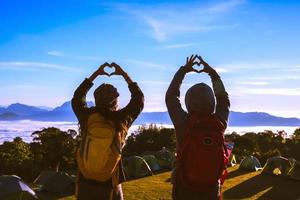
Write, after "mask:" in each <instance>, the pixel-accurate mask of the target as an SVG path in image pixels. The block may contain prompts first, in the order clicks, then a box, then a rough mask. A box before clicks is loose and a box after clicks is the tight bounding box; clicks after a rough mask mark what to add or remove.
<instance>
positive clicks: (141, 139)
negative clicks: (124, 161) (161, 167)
mask: <svg viewBox="0 0 300 200" xmlns="http://www.w3.org/2000/svg"><path fill="white" fill-rule="evenodd" d="M162 147H166V148H168V149H170V150H172V151H174V150H175V147H176V138H175V130H174V129H170V128H159V127H157V126H156V125H150V126H148V127H146V126H140V127H139V128H138V130H137V131H136V132H135V133H133V134H132V135H130V136H129V137H128V138H127V140H126V146H125V148H124V150H123V152H124V155H125V156H128V155H140V154H142V153H144V152H146V151H159V150H161V149H162Z"/></svg>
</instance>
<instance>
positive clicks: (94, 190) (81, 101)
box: [72, 79, 144, 200]
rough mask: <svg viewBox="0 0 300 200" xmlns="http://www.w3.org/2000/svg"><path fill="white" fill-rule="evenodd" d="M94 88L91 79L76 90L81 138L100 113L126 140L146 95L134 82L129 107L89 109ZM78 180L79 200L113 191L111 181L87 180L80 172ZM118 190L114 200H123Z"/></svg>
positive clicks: (74, 102)
mask: <svg viewBox="0 0 300 200" xmlns="http://www.w3.org/2000/svg"><path fill="white" fill-rule="evenodd" d="M92 86H93V83H92V82H91V81H90V80H89V79H85V80H84V81H83V82H82V83H81V84H80V86H79V87H78V88H77V89H76V91H75V93H74V97H73V99H72V108H73V111H74V113H75V115H76V117H77V119H78V121H79V124H80V129H81V132H82V133H83V135H81V137H84V131H82V130H84V129H85V124H86V120H87V119H88V117H89V116H90V115H91V114H92V113H95V112H99V113H100V114H101V115H102V116H104V117H105V118H106V119H107V120H109V121H112V122H114V125H115V126H116V129H117V131H121V132H122V134H125V135H124V138H125V137H126V134H127V131H128V129H129V128H130V126H131V125H132V123H133V122H134V120H135V119H136V118H137V117H138V115H139V114H140V113H141V111H142V110H143V107H144V95H143V93H142V91H141V90H140V88H139V87H138V85H137V83H135V82H134V83H131V84H130V85H129V86H128V87H129V90H130V93H131V99H130V102H129V103H128V104H127V106H125V107H124V108H122V109H121V110H117V111H109V110H103V109H100V108H97V107H91V108H89V107H88V106H87V103H86V94H87V92H88V91H89V89H90V88H91V87H92ZM119 166H120V167H121V169H120V172H121V173H120V177H119V181H120V182H122V181H124V175H123V173H122V172H123V171H122V166H121V165H119ZM77 180H78V181H77V184H78V185H77V188H78V190H79V191H78V193H79V194H78V197H77V198H78V199H91V200H92V199H99V198H100V196H99V194H101V195H102V196H103V195H104V196H105V195H109V194H110V193H111V192H112V190H113V188H112V182H111V180H108V181H105V182H99V181H93V180H87V179H85V178H84V177H83V176H82V174H81V173H80V172H79V175H78V179H77ZM118 188H120V187H118ZM118 190H120V191H114V194H115V193H116V195H114V199H122V198H121V197H120V198H119V196H121V195H120V193H122V191H121V189H118ZM104 196H103V198H104ZM104 199H106V198H104Z"/></svg>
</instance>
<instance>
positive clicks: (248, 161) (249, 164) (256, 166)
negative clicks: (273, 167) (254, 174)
mask: <svg viewBox="0 0 300 200" xmlns="http://www.w3.org/2000/svg"><path fill="white" fill-rule="evenodd" d="M239 169H245V170H249V171H258V170H261V169H262V167H261V164H260V162H259V161H258V159H257V158H256V157H254V156H247V157H246V158H244V159H243V160H242V162H241V164H240V167H239Z"/></svg>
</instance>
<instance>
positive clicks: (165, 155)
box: [156, 148, 175, 169]
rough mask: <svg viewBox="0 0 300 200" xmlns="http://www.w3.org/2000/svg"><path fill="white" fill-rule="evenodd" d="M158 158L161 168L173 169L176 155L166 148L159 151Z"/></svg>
mask: <svg viewBox="0 0 300 200" xmlns="http://www.w3.org/2000/svg"><path fill="white" fill-rule="evenodd" d="M156 157H157V159H158V163H159V165H160V166H161V168H164V169H172V168H173V164H174V160H175V154H174V153H173V152H171V151H169V150H167V149H166V148H163V149H162V150H160V151H158V152H157V153H156Z"/></svg>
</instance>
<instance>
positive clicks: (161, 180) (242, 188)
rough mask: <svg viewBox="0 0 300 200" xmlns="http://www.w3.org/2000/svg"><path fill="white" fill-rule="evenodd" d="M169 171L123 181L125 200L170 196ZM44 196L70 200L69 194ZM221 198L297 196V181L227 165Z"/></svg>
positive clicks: (282, 199)
mask: <svg viewBox="0 0 300 200" xmlns="http://www.w3.org/2000/svg"><path fill="white" fill-rule="evenodd" d="M169 178H170V172H166V173H162V174H159V175H155V176H152V177H145V178H141V179H138V180H133V181H129V182H126V183H124V184H123V191H124V195H125V199H126V200H143V199H145V200H167V199H171V184H170V183H169V182H168V180H169ZM46 199H60V200H73V199H75V198H74V197H73V196H69V197H63V198H54V197H52V198H51V197H48V198H46ZM223 199H224V200H232V199H249V200H253V199H266V200H276V199H278V200H300V182H299V181H294V180H290V179H286V178H280V177H274V176H269V175H260V172H247V171H242V170H238V166H235V167H231V168H229V175H228V178H227V180H226V182H225V184H224V187H223Z"/></svg>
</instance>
